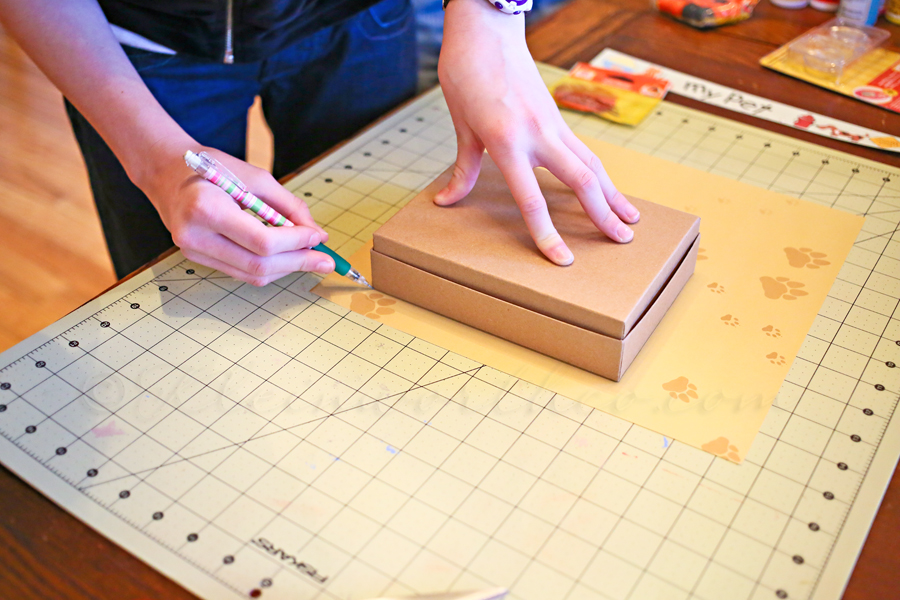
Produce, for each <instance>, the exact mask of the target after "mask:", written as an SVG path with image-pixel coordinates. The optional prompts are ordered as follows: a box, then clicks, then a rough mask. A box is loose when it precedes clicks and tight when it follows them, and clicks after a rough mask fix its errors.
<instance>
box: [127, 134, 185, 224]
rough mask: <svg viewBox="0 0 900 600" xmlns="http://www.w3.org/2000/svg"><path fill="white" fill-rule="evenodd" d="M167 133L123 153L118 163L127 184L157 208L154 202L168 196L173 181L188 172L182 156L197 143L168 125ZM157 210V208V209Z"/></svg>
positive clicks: (181, 177)
mask: <svg viewBox="0 0 900 600" xmlns="http://www.w3.org/2000/svg"><path fill="white" fill-rule="evenodd" d="M172 125H173V127H170V128H166V129H168V131H164V132H162V133H156V134H155V135H154V137H152V138H149V137H148V138H146V139H145V141H144V143H141V144H136V145H135V146H133V147H132V148H130V149H129V150H128V151H126V152H124V153H123V154H124V156H123V158H122V164H123V166H125V171H126V173H127V174H128V177H129V178H130V179H131V181H132V182H133V183H134V184H135V185H136V186H137V187H139V188H140V189H141V190H142V191H143V192H144V193H145V194H147V196H148V198H150V201H151V202H152V203H153V204H154V206H157V201H158V199H162V198H165V197H168V196H170V195H172V189H171V185H172V182H173V181H181V180H182V179H185V178H187V177H188V176H189V175H190V174H191V173H190V171H189V169H188V168H187V167H186V166H185V164H184V153H185V152H186V151H188V150H193V151H195V152H198V151H199V150H198V148H200V144H198V143H197V142H196V141H195V140H194V139H193V138H192V137H191V136H189V135H188V134H187V133H185V132H184V130H182V129H181V128H180V127H178V126H177V125H175V124H174V122H173V123H172ZM158 208H159V207H158V206H157V209H158Z"/></svg>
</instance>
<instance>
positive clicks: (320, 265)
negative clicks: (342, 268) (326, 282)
mask: <svg viewBox="0 0 900 600" xmlns="http://www.w3.org/2000/svg"><path fill="white" fill-rule="evenodd" d="M333 269H334V264H333V263H332V262H331V261H330V260H320V261H319V262H317V263H316V266H314V267H313V271H315V272H316V273H328V272H330V271H332V270H333Z"/></svg>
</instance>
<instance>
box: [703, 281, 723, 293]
mask: <svg viewBox="0 0 900 600" xmlns="http://www.w3.org/2000/svg"><path fill="white" fill-rule="evenodd" d="M706 287H708V288H709V291H711V292H715V293H716V294H724V293H725V288H724V286H721V285H719V284H718V283H716V282H715V281H713V282H712V283H710V284H709V285H707V286H706Z"/></svg>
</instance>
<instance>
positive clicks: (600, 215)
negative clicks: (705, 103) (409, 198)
mask: <svg viewBox="0 0 900 600" xmlns="http://www.w3.org/2000/svg"><path fill="white" fill-rule="evenodd" d="M444 23H445V25H444V41H443V47H442V49H441V56H440V61H439V63H438V75H439V77H440V80H441V86H442V88H443V90H444V96H445V97H446V99H447V105H448V106H449V108H450V115H451V116H452V117H453V125H454V127H455V129H456V141H457V146H458V149H457V157H456V167H455V169H454V172H453V177H452V178H451V180H450V183H449V184H448V185H447V187H446V188H445V189H444V190H442V191H441V192H439V193H438V194H437V196H435V199H434V201H435V203H437V204H439V205H443V206H447V205H450V204H453V203H455V202H458V201H459V200H461V199H462V198H464V197H465V196H466V195H467V194H468V193H469V192H470V191H471V190H472V187H473V186H474V185H475V181H476V179H478V173H479V171H480V169H481V159H482V156H483V154H484V150H485V149H487V151H488V153H489V154H490V155H491V158H493V160H494V162H496V163H497V166H498V167H499V168H500V171H501V172H502V173H503V177H504V178H505V179H506V183H507V184H508V185H509V188H510V190H511V191H512V195H513V197H514V198H515V200H516V203H517V204H518V205H519V209H520V210H521V211H522V216H523V217H524V219H525V223H526V225H527V227H528V231H529V232H530V233H531V237H532V238H534V241H535V243H536V244H537V247H538V248H539V249H540V251H541V252H542V253H543V254H544V255H545V256H546V257H547V258H549V259H550V260H552V261H553V262H554V263H556V264H558V265H568V264H571V263H572V261H573V260H574V256H573V255H572V252H571V250H569V248H568V246H566V244H565V242H564V241H563V239H562V238H561V237H560V235H559V233H557V231H556V228H555V227H554V226H553V222H552V221H551V220H550V214H549V212H548V211H547V203H546V201H545V200H544V196H543V194H541V189H540V187H539V186H538V183H537V179H536V178H535V176H534V171H533V169H534V168H535V167H546V168H547V169H548V170H549V171H550V172H551V173H553V174H554V175H556V177H558V178H559V179H560V181H562V182H563V183H565V184H566V185H568V186H569V187H570V188H572V190H573V191H574V192H575V194H576V196H577V197H578V200H579V201H580V203H581V205H582V207H583V208H584V210H585V212H586V213H587V214H588V216H589V217H590V219H591V221H593V223H594V224H595V225H596V226H597V228H598V229H600V230H601V231H602V232H603V233H604V234H606V236H607V237H609V238H610V239H612V240H615V241H617V242H629V241H631V239H632V238H633V237H634V232H633V231H632V230H631V228H629V227H628V226H627V225H625V223H624V222H627V223H635V222H637V220H638V219H639V218H640V215H639V214H638V211H637V209H636V208H635V207H634V206H632V205H631V203H630V202H628V200H626V198H625V196H623V195H622V194H621V193H620V192H619V191H618V190H617V189H616V187H615V185H613V182H612V180H610V178H609V176H608V175H607V174H606V171H605V170H604V168H603V165H602V164H601V163H600V159H598V158H597V157H596V156H595V155H594V153H593V152H591V150H590V149H589V148H588V147H587V146H585V145H584V143H583V142H582V141H581V140H579V139H578V138H577V137H575V134H574V133H572V130H571V129H569V126H568V125H567V124H566V123H565V121H563V119H562V116H561V115H560V114H559V109H557V107H556V104H555V103H554V102H553V98H552V97H551V96H550V92H549V91H548V90H547V87H546V85H544V82H543V81H542V79H541V76H540V74H539V73H538V70H537V67H536V66H535V64H534V61H533V60H532V58H531V54H530V53H529V52H528V48H527V46H526V45H525V30H524V17H523V15H518V16H513V15H507V14H503V13H501V12H500V11H498V10H496V9H494V8H493V7H491V6H490V5H489V4H488V3H487V2H485V0H452V2H450V3H449V4H448V5H447V11H446V16H445V19H444ZM623 221H624V222H623Z"/></svg>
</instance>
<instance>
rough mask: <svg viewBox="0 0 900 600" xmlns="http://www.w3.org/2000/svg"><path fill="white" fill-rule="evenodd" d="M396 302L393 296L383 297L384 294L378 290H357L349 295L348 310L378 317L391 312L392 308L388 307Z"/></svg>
mask: <svg viewBox="0 0 900 600" xmlns="http://www.w3.org/2000/svg"><path fill="white" fill-rule="evenodd" d="M396 303H397V301H396V300H394V299H393V298H385V297H384V294H379V293H378V292H357V293H356V294H353V295H352V296H350V310H352V311H353V312H355V313H359V314H361V315H366V316H367V317H369V318H370V319H380V318H381V317H382V315H390V314H393V313H394V309H393V308H389V307H390V306H391V305H392V304H396Z"/></svg>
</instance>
